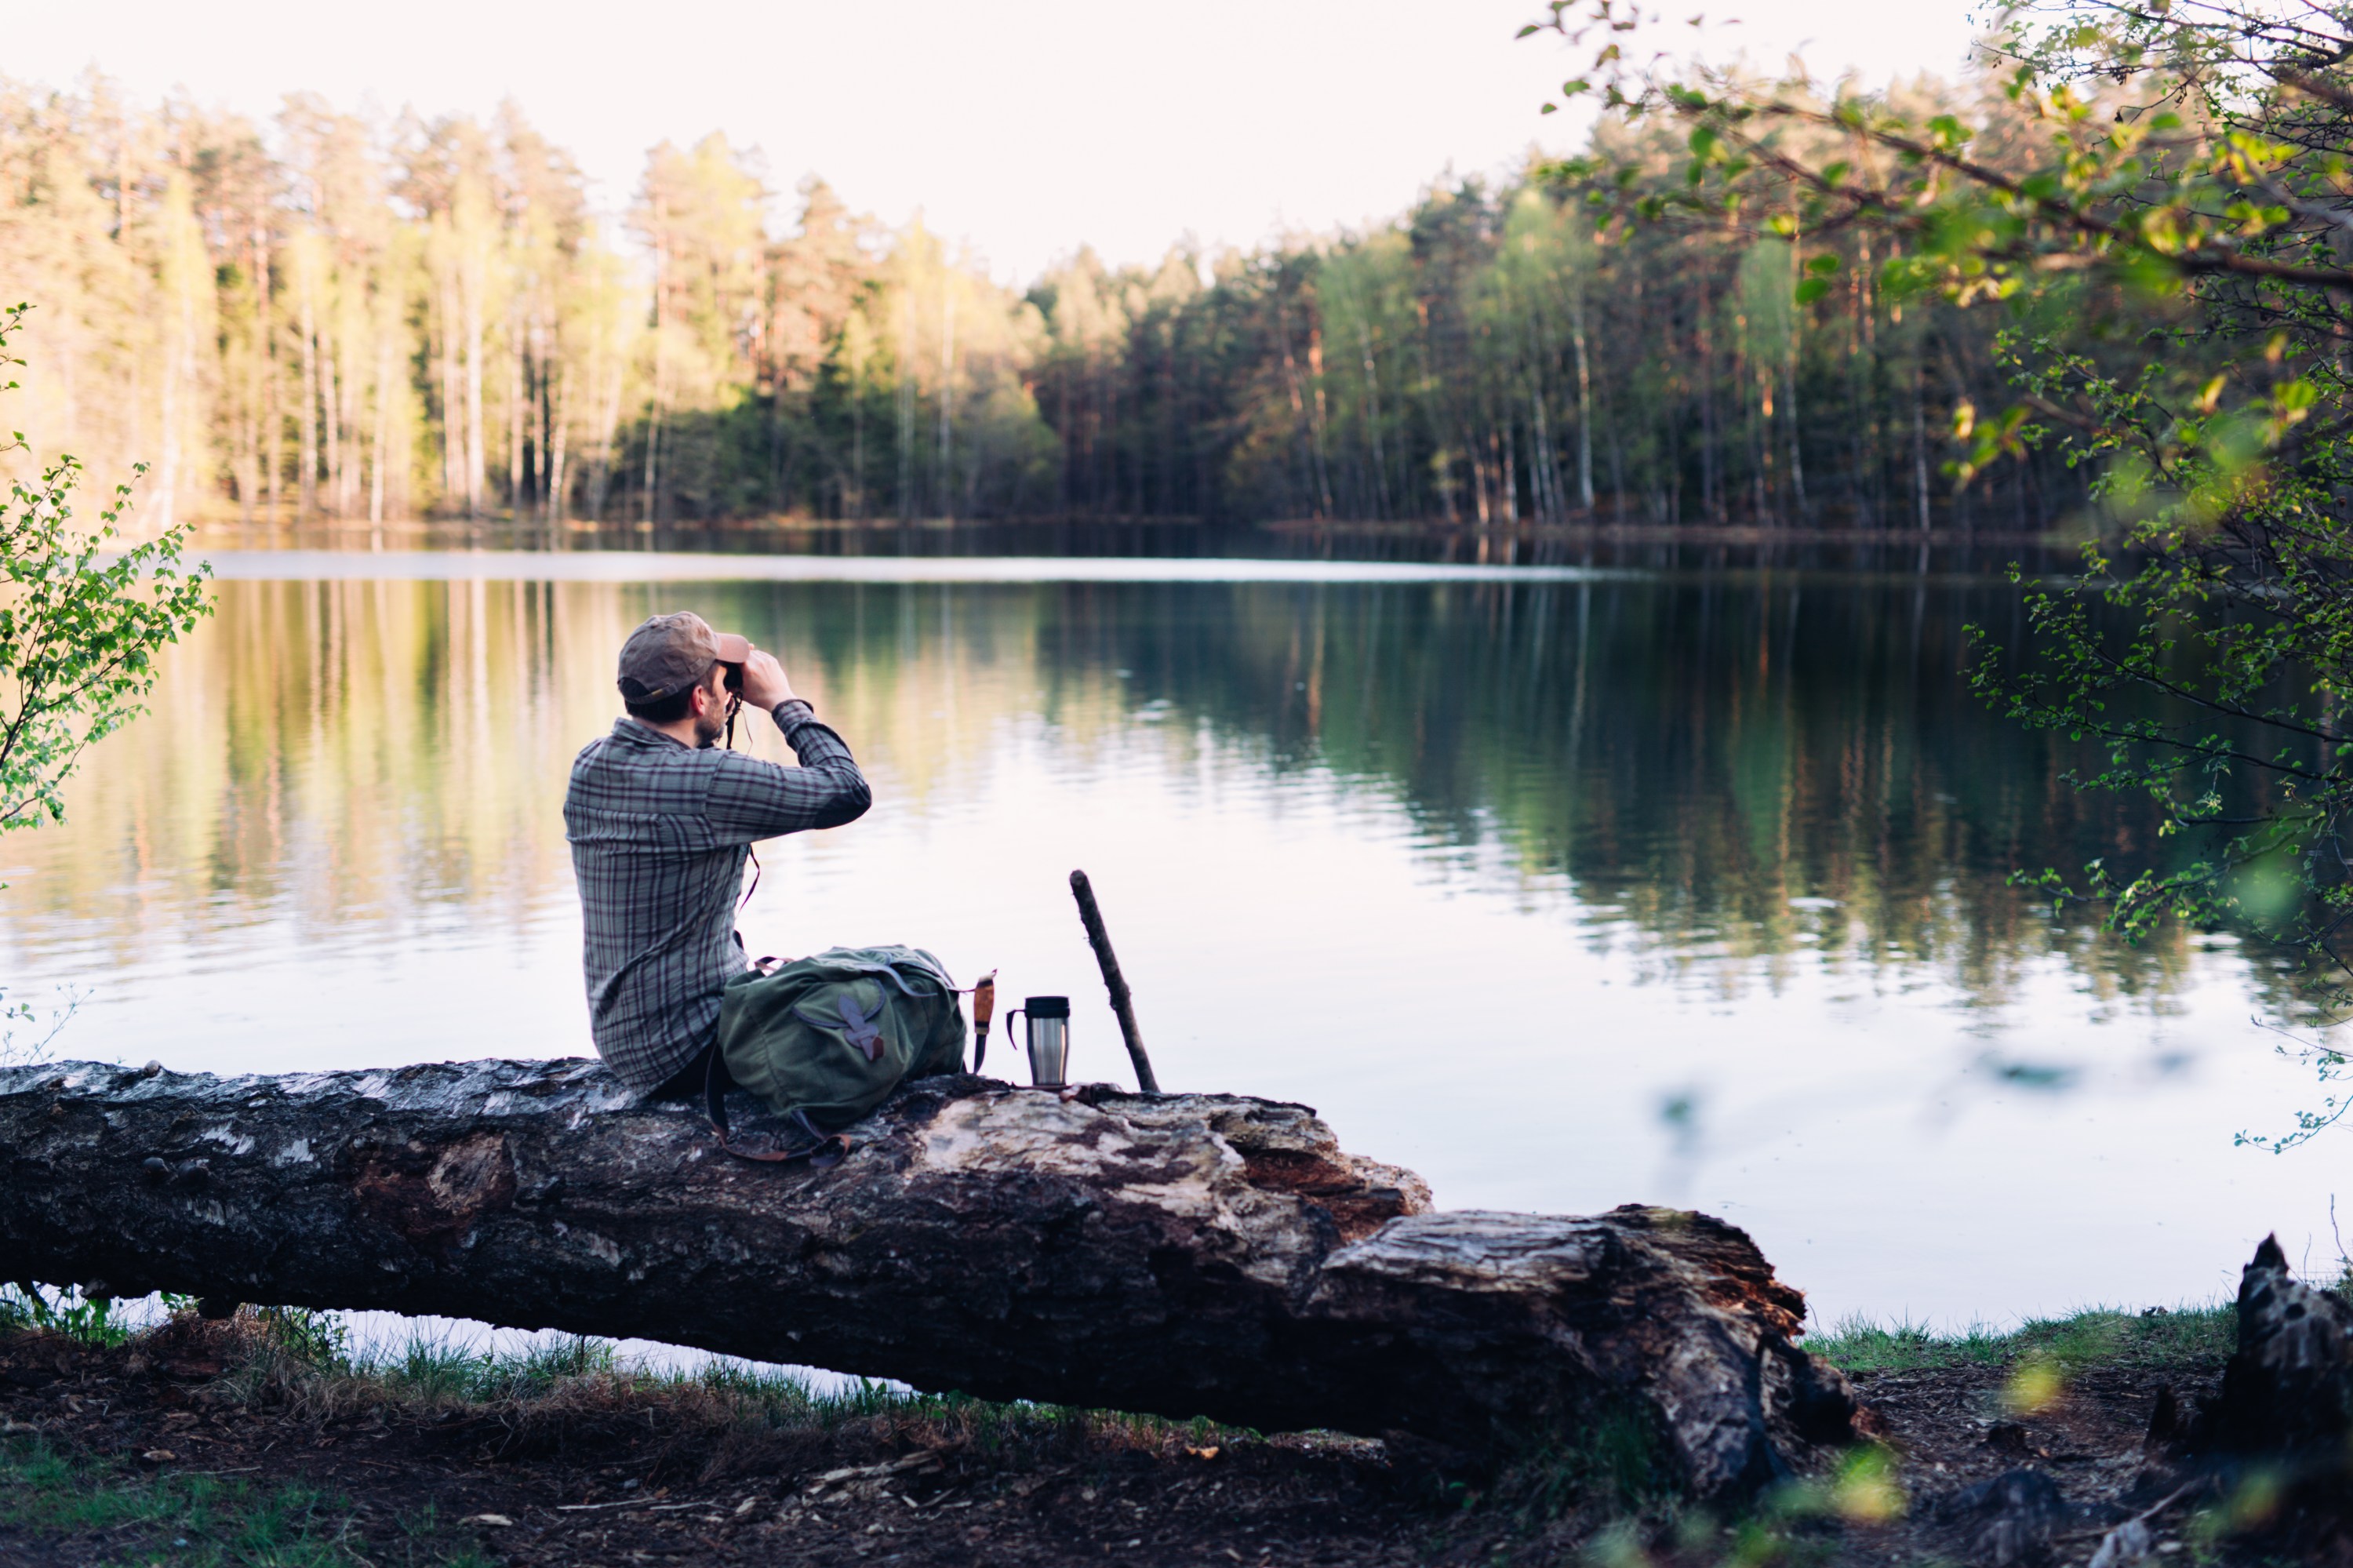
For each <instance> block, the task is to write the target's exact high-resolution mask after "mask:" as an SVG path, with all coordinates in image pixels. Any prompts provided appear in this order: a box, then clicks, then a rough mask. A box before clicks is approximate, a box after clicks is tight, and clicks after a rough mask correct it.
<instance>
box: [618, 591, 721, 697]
mask: <svg viewBox="0 0 2353 1568" xmlns="http://www.w3.org/2000/svg"><path fill="white" fill-rule="evenodd" d="M751 656H752V642H751V640H750V639H749V638H744V637H738V636H736V635H735V633H733V632H732V631H713V630H711V624H710V622H708V621H706V620H703V619H702V617H701V616H699V615H697V614H695V613H694V612H693V611H692V610H691V609H681V610H677V611H674V612H672V613H671V614H669V615H656V616H649V617H648V618H647V619H646V620H645V621H644V622H643V623H642V624H641V625H639V626H638V629H637V630H635V631H632V632H630V633H629V640H628V641H627V642H624V643H622V644H621V678H620V681H619V685H620V688H621V696H622V699H623V700H624V701H626V702H632V703H641V704H642V703H658V702H659V701H661V700H662V699H663V698H664V697H667V696H669V695H670V694H672V693H675V692H682V691H685V690H686V689H687V688H688V687H689V686H696V685H700V684H702V682H703V680H704V679H705V678H706V677H708V676H709V675H710V673H711V666H712V664H714V663H717V664H741V663H742V662H744V660H746V659H748V658H750V657H751Z"/></svg>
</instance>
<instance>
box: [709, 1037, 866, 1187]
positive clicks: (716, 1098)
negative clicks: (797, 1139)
mask: <svg viewBox="0 0 2353 1568" xmlns="http://www.w3.org/2000/svg"><path fill="white" fill-rule="evenodd" d="M732 1082H733V1080H732V1079H731V1078H730V1077H729V1076H728V1075H727V1066H726V1064H725V1063H723V1062H722V1061H721V1060H720V1058H719V1047H718V1046H717V1045H715V1044H714V1045H712V1047H711V1065H710V1066H709V1067H708V1068H706V1069H705V1070H704V1072H703V1075H702V1101H703V1109H704V1111H705V1112H706V1113H708V1114H709V1116H710V1118H711V1130H712V1131H713V1132H715V1133H717V1134H718V1135H719V1147H720V1148H722V1149H723V1150H726V1151H727V1152H728V1153H730V1154H732V1155H733V1156H734V1157H735V1158H736V1159H738V1160H756V1161H758V1162H759V1163H761V1164H763V1165H789V1164H792V1163H793V1162H794V1161H796V1160H807V1161H808V1163H809V1169H810V1170H812V1171H830V1170H832V1169H833V1168H834V1167H835V1166H837V1165H839V1164H840V1163H841V1162H842V1161H843V1160H846V1159H848V1158H849V1139H847V1138H844V1137H843V1136H842V1135H841V1134H839V1133H838V1132H835V1133H826V1132H820V1131H818V1127H817V1124H816V1123H815V1122H813V1121H811V1120H809V1118H808V1113H807V1111H804V1110H802V1109H801V1108H799V1107H794V1108H793V1111H792V1118H791V1119H792V1122H793V1125H795V1126H796V1127H797V1128H800V1129H801V1130H802V1131H803V1132H805V1133H807V1134H808V1136H809V1141H808V1142H807V1143H806V1144H804V1145H802V1146H801V1147H800V1148H798V1149H776V1148H769V1149H744V1148H742V1147H740V1146H739V1145H737V1144H736V1143H735V1142H734V1141H733V1139H730V1138H729V1137H728V1132H727V1088H728V1086H729V1084H730V1083H732Z"/></svg>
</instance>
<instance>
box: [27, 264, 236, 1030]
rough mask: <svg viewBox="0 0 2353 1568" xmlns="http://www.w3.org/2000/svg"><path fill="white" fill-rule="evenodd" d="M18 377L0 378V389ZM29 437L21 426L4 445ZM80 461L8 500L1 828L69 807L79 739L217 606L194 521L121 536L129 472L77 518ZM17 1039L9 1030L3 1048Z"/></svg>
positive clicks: (102, 729)
mask: <svg viewBox="0 0 2353 1568" xmlns="http://www.w3.org/2000/svg"><path fill="white" fill-rule="evenodd" d="M30 309H31V307H30V306H28V305H23V304H19V305H15V306H12V307H9V308H8V309H6V310H5V311H0V373H5V371H6V370H7V369H8V368H9V367H11V366H19V365H22V364H24V363H25V361H24V360H23V359H22V358H20V357H18V356H17V355H15V354H13V353H11V352H10V350H9V344H10V342H11V340H13V339H14V338H15V337H16V334H17V333H18V332H20V331H21V330H22V329H23V327H24V324H25V317H26V314H27V313H28V312H29V311H30ZM16 386H17V384H16V382H15V381H8V382H5V383H0V391H14V390H15V389H16ZM26 450H29V449H28V448H27V446H26V440H25V437H24V433H23V432H22V431H16V432H14V433H13V435H12V438H11V440H9V441H7V442H6V443H5V444H0V456H5V455H6V454H8V453H10V452H22V451H26ZM143 471H144V470H143V469H142V472H143ZM80 474H81V465H80V464H79V463H78V462H76V461H74V459H73V458H71V457H70V456H65V457H59V458H58V459H57V460H56V461H53V462H50V463H48V464H47V465H46V466H44V467H42V468H41V469H40V471H39V472H38V475H37V477H36V478H35V479H34V480H32V481H31V482H25V481H22V480H19V481H16V482H13V483H12V484H11V485H10V486H9V498H8V503H7V504H6V505H5V507H0V832H7V831H8V830H10V829H12V828H25V827H33V826H36V825H37V824H39V823H40V822H42V821H58V820H59V819H62V818H63V817H64V815H65V796H64V793H63V790H64V787H65V781H66V779H68V778H69V776H70V775H71V774H72V772H73V770H74V767H75V764H76V763H77V762H78V761H79V759H80V757H81V753H82V751H83V748H84V747H88V746H89V745H90V743H91V742H92V741H96V740H100V739H102V738H103V737H105V736H109V735H111V734H112V733H113V732H114V731H116V730H118V729H120V728H121V727H122V726H124V725H126V724H128V723H130V722H131V720H132V719H133V718H135V717H136V716H138V715H139V714H141V713H142V712H143V711H144V709H143V707H142V701H141V699H142V698H143V697H145V695H146V694H147V693H148V691H149V690H150V689H151V688H153V685H154V683H155V668H154V657H155V653H156V652H157V651H158V650H159V649H160V648H161V647H162V646H163V645H164V643H166V642H176V641H179V639H180V638H181V637H182V636H183V635H185V634H186V633H187V632H190V631H192V630H195V624H196V620H197V619H198V618H199V617H201V616H205V615H208V614H210V613H211V611H212V607H211V605H210V603H209V601H208V600H207V599H206V593H205V581H206V577H209V576H210V568H209V567H206V566H205V565H204V564H202V563H201V562H200V563H198V564H197V565H196V566H195V567H192V568H184V567H182V565H181V556H182V551H183V549H184V547H185V544H186V540H187V530H186V529H185V527H179V528H172V529H167V530H166V531H165V532H164V534H163V535H161V536H159V537H157V538H154V539H151V540H148V541H146V542H145V543H143V544H138V545H132V546H128V547H121V546H118V544H117V541H116V524H118V523H119V522H120V521H121V517H122V514H124V513H125V512H126V511H128V510H129V508H130V504H131V487H130V486H129V485H120V486H118V487H116V490H115V493H114V504H113V505H112V507H111V508H110V509H108V510H106V511H105V512H102V513H100V526H99V528H98V531H97V532H96V533H94V534H84V533H79V532H77V531H76V530H75V529H74V528H73V526H72V521H73V504H72V503H73V492H74V489H75V486H76V485H77V484H78V483H79V479H80ZM31 1016H32V1015H31V1012H30V1010H29V1009H28V1008H26V1006H25V1005H24V1004H23V1003H21V1002H18V1003H14V1004H7V1003H0V1025H8V1024H15V1023H21V1022H29V1021H30V1019H31ZM51 1033H52V1034H54V1033H55V1031H54V1030H52V1031H51ZM42 1044H47V1040H46V1039H44V1041H43V1042H42ZM12 1049H14V1041H13V1036H12V1035H11V1034H10V1033H7V1032H5V1029H0V1054H7V1053H8V1052H10V1051H11V1050H12ZM34 1049H36V1050H37V1049H38V1047H35V1048H34Z"/></svg>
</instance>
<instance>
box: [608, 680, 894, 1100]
mask: <svg viewBox="0 0 2353 1568" xmlns="http://www.w3.org/2000/svg"><path fill="white" fill-rule="evenodd" d="M776 726H777V727H778V728H780V729H782V730H783V731H784V732H785V740H786V743H787V744H789V745H790V746H791V747H792V748H793V754H794V755H795V756H797V758H800V764H801V765H800V766H799V767H798V768H786V767H783V766H781V765H779V764H777V763H774V762H764V761H762V760H760V759H759V758H756V757H753V756H750V755H748V754H746V753H744V752H740V751H730V750H727V749H725V748H723V747H702V748H700V749H698V748H696V747H691V746H687V745H685V744H683V743H682V742H680V741H677V740H673V739H671V738H670V736H666V735H664V734H662V733H661V732H660V731H659V730H657V729H655V728H653V727H652V726H649V725H644V724H640V723H638V721H637V720H636V719H633V718H622V719H617V720H616V721H615V722H614V725H613V732H612V733H611V734H610V735H605V736H598V737H597V738H596V739H595V740H592V741H590V742H589V743H588V744H587V746H586V747H583V748H582V749H581V752H580V755H579V756H578V757H577V758H574V759H573V763H572V785H571V788H570V789H568V790H567V791H566V792H565V797H564V836H565V838H567V839H569V840H570V841H571V842H572V870H573V874H574V875H575V877H576V878H577V879H578V881H579V884H580V916H581V925H582V927H583V928H584V934H585V937H586V941H585V943H584V950H583V954H582V959H583V963H584V965H585V967H586V970H587V979H588V1019H589V1025H590V1028H591V1030H592V1032H593V1033H594V1034H595V1036H596V1054H598V1055H600V1056H602V1057H604V1058H605V1063H606V1065H607V1066H609V1067H611V1068H612V1069H613V1071H614V1072H615V1073H617V1074H618V1075H619V1076H620V1078H621V1081H622V1082H623V1083H625V1084H628V1086H630V1087H632V1088H636V1089H650V1088H653V1087H655V1086H658V1085H659V1084H660V1083H661V1082H662V1081H663V1080H664V1079H666V1078H668V1077H670V1075H672V1074H674V1073H676V1072H677V1071H678V1070H679V1069H680V1068H681V1067H683V1066H685V1065H687V1063H688V1062H690V1061H691V1060H692V1059H693V1057H694V1055H695V1054H696V1053H697V1052H699V1051H701V1050H702V1047H703V1046H704V1045H706V1044H709V1043H710V1041H711V1039H712V1033H713V1031H714V1030H716V1028H717V1027H718V1023H719V993H720V992H721V991H722V990H723V989H724V988H725V986H726V984H727V980H728V977H730V976H731V975H734V974H736V973H739V972H740V971H742V970H743V969H744V967H745V965H746V962H747V960H746V959H745V958H744V948H743V944H742V942H741V941H739V940H738V939H737V938H736V936H735V919H734V916H735V899H736V895H737V894H738V893H739V892H740V891H741V889H742V887H743V885H744V856H745V855H746V854H747V853H749V846H750V845H751V843H752V842H753V841H754V840H755V839H765V838H773V837H775V836H776V834H778V833H790V832H799V831H800V830H801V829H803V828H831V827H839V825H840V824H842V823H843V822H848V821H856V820H857V819H858V818H859V817H860V816H863V815H864V814H865V811H866V808H867V806H868V804H869V803H870V801H871V799H872V797H871V795H870V794H869V793H868V791H867V788H866V778H865V775H863V774H861V773H860V772H859V770H858V764H857V762H856V761H855V760H854V759H852V758H851V757H850V755H849V747H847V746H844V745H843V744H842V741H841V736H838V735H836V734H834V733H833V731H832V730H830V729H828V728H827V727H826V726H824V725H821V724H819V723H818V722H817V719H816V717H815V715H812V714H811V713H810V712H809V705H807V703H804V702H801V701H799V700H797V699H795V700H793V701H791V702H784V703H779V704H777V705H776Z"/></svg>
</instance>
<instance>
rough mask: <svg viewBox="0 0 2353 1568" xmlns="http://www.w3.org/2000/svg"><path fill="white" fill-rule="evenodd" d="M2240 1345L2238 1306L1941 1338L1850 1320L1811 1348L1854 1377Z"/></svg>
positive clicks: (2090, 1362) (2071, 1320) (2071, 1319)
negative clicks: (1872, 1373) (1855, 1375)
mask: <svg viewBox="0 0 2353 1568" xmlns="http://www.w3.org/2000/svg"><path fill="white" fill-rule="evenodd" d="M2237 1342H2238V1316H2237V1310H2236V1308H2232V1307H2229V1306H2219V1307H2185V1308H2177V1309H2175V1310H2171V1311H2167V1310H2165V1309H2163V1308H2157V1309H2153V1310H2149V1311H2145V1312H2127V1311H2119V1310H2116V1309H2115V1308H2105V1307H2095V1308H2088V1309H2086V1310H2084V1311H2082V1312H2076V1313H2071V1314H2070V1315H2068V1316H2067V1317H2064V1318H2036V1319H2028V1320H2027V1321H2026V1322H2024V1323H2021V1325H2019V1327H2018V1328H2016V1329H2014V1330H2010V1332H2008V1333H1996V1332H1995V1331H1993V1330H1990V1329H1988V1328H1985V1327H1984V1326H1982V1325H1978V1324H1973V1325H1971V1326H1970V1327H1968V1328H1967V1329H1963V1330H1958V1331H1957V1332H1954V1333H1948V1334H1940V1333H1935V1332H1932V1331H1930V1330H1926V1329H1924V1328H1922V1327H1920V1326H1918V1325H1917V1324H1912V1323H1896V1324H1892V1325H1889V1324H1880V1323H1874V1322H1873V1321H1871V1320H1870V1319H1863V1318H1849V1319H1844V1320H1843V1321H1841V1322H1840V1323H1838V1324H1837V1325H1836V1326H1834V1327H1833V1328H1831V1330H1830V1331H1829V1332H1828V1333H1823V1334H1815V1335H1810V1336H1809V1337H1808V1339H1807V1340H1806V1349H1807V1350H1808V1351H1810V1352H1812V1353H1813V1354H1815V1355H1818V1356H1820V1357H1821V1358H1822V1359H1823V1360H1825V1361H1829V1362H1830V1363H1831V1365H1833V1366H1836V1367H1838V1368H1840V1369H1841V1371H1844V1372H1912V1371H1918V1370H1927V1369H1936V1368H1941V1367H1957V1366H1985V1367H2009V1366H2013V1365H2016V1364H2018V1363H2020V1362H2023V1361H2037V1362H2043V1363H2048V1364H2050V1365H2052V1366H2054V1367H2056V1368H2058V1369H2060V1370H2061V1371H2062V1372H2064V1373H2067V1374H2069V1375H2072V1374H2073V1372H2076V1371H2078V1370H2080V1369H2082V1368H2085V1367H2093V1366H2138V1365H2156V1366H2177V1365H2179V1364H2181V1363H2183V1362H2185V1361H2203V1360H2209V1359H2217V1360H2218V1359H2220V1358H2221V1357H2224V1356H2227V1355H2229V1354H2230V1353H2231V1351H2232V1349H2233V1348H2234V1347H2235V1345H2236V1344H2237Z"/></svg>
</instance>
